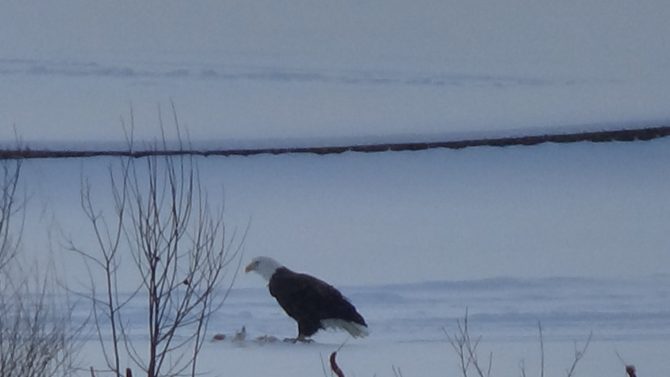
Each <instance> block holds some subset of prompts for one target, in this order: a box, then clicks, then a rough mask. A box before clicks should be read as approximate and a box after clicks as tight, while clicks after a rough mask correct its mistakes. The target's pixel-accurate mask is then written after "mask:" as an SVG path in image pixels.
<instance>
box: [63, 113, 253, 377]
mask: <svg viewBox="0 0 670 377" xmlns="http://www.w3.org/2000/svg"><path fill="white" fill-rule="evenodd" d="M172 115H173V122H174V129H175V131H176V136H177V141H178V143H179V147H180V150H183V149H184V145H183V143H184V141H183V140H184V137H183V135H182V133H181V131H180V125H179V121H178V119H177V117H176V111H175V110H174V106H173V108H172ZM159 122H160V129H161V132H162V138H161V139H160V140H159V141H158V142H156V143H154V144H153V145H151V146H150V148H152V149H153V150H155V151H158V152H160V151H161V150H167V149H168V148H167V147H168V146H167V137H166V135H165V130H164V127H163V121H162V118H161V117H160V114H159ZM133 126H134V121H133V117H132V114H131V120H130V129H129V132H128V149H129V150H131V151H132V150H133V147H134V146H133V141H132V129H133ZM199 174H200V173H199V169H198V165H197V161H196V157H194V156H192V155H188V154H182V153H177V154H167V153H166V154H160V153H152V154H150V155H149V156H147V157H143V158H138V159H135V158H129V157H123V158H120V159H119V161H118V164H117V165H114V166H112V167H110V170H109V183H110V188H111V196H112V198H111V199H112V201H113V204H114V209H113V213H112V214H107V215H106V214H104V212H103V211H101V210H99V209H98V207H99V206H98V205H96V204H97V203H96V201H97V200H98V199H99V198H93V196H92V192H93V190H92V189H91V187H90V185H89V184H88V183H87V182H83V183H82V191H81V199H82V200H81V202H82V208H83V210H84V213H85V214H86V216H87V217H88V220H89V222H90V224H91V229H92V233H93V235H94V236H95V239H96V240H97V250H96V251H95V252H91V251H88V250H82V249H80V248H78V247H76V246H75V245H74V243H73V242H72V243H71V246H70V248H71V249H72V250H73V251H75V252H77V253H79V254H80V255H82V256H83V258H84V260H85V261H86V262H87V265H88V267H89V273H90V282H91V285H90V287H89V288H90V292H89V297H90V298H91V300H92V303H93V311H94V321H95V323H96V329H97V333H98V337H99V339H100V346H101V348H102V351H103V354H104V357H105V360H106V364H107V367H108V369H109V370H110V371H111V372H113V373H114V374H115V375H117V376H120V375H122V374H121V372H122V367H121V362H122V361H121V359H122V358H123V359H129V360H131V361H132V362H133V364H134V365H135V366H136V367H138V368H139V369H141V370H142V371H143V372H145V373H146V374H147V376H149V377H154V376H158V375H161V376H182V375H190V376H195V375H196V374H197V359H198V355H199V353H200V350H201V347H202V345H203V342H204V334H205V331H206V329H207V324H208V321H209V318H210V316H211V314H212V313H213V312H214V311H216V310H217V309H218V308H220V306H221V305H222V304H223V301H224V300H225V298H226V296H227V293H228V291H229V288H230V285H227V286H224V287H223V288H224V292H223V293H221V292H219V290H218V289H219V288H220V287H222V284H224V276H226V274H229V275H228V278H229V279H227V282H228V283H229V284H232V281H233V280H234V278H235V276H236V274H237V272H238V271H239V263H240V261H241V258H240V257H241V255H240V254H241V244H242V242H241V241H240V242H238V241H237V240H236V239H235V236H234V235H233V236H232V237H226V231H225V226H224V222H223V209H222V207H221V208H219V209H217V210H214V209H212V204H211V202H210V200H209V197H208V195H207V193H206V191H205V189H204V188H203V186H202V185H201V178H200V175H199ZM243 237H244V236H242V240H243ZM229 238H230V239H229ZM122 257H126V259H125V261H130V263H131V264H133V265H134V271H135V272H134V273H133V275H134V277H135V278H137V280H138V281H139V285H138V286H137V288H136V289H135V290H134V292H133V293H132V294H131V295H130V296H129V297H126V298H121V296H120V292H119V288H118V282H119V269H120V268H122ZM98 277H102V280H100V279H98ZM99 285H102V286H103V288H102V291H103V292H102V293H99V292H98V288H99ZM140 297H141V298H146V302H145V304H146V308H147V316H146V318H145V319H146V326H147V328H148V333H149V347H148V350H147V352H146V353H143V352H141V351H140V350H138V349H137V347H136V346H135V345H134V344H133V342H132V340H131V339H130V338H129V336H128V329H127V323H128V318H127V317H126V316H125V311H124V309H125V307H126V306H127V305H128V303H129V302H130V301H131V300H135V299H138V298H140ZM103 320H105V321H108V323H109V325H108V328H103V326H102V323H103ZM105 333H107V334H110V335H111V342H105V341H103V338H104V334H105ZM122 356H123V357H122Z"/></svg>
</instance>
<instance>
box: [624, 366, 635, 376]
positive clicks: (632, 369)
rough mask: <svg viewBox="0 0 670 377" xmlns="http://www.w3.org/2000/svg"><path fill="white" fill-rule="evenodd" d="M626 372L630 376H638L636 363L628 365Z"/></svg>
mask: <svg viewBox="0 0 670 377" xmlns="http://www.w3.org/2000/svg"><path fill="white" fill-rule="evenodd" d="M626 373H627V374H628V377H637V375H636V374H635V365H626Z"/></svg>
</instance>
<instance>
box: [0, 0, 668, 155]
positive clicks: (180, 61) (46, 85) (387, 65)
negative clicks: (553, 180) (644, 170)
mask: <svg viewBox="0 0 670 377" xmlns="http://www.w3.org/2000/svg"><path fill="white" fill-rule="evenodd" d="M669 18H670V7H668V6H667V3H666V2H665V1H663V0H650V1H637V2H612V1H603V0H587V1H580V2H555V1H537V2H531V3H529V2H526V1H519V0H504V1H495V2H472V1H436V0H420V1H414V2H411V3H408V2H404V1H384V2H374V1H362V2H361V1H340V2H334V3H332V2H326V3H324V2H304V1H287V2H274V1H249V2H237V1H199V2H197V3H192V2H181V1H155V0H150V1H142V2H134V1H114V2H90V1H84V0H59V1H49V2H42V1H5V2H3V3H2V5H0V44H1V45H2V46H3V49H2V52H0V86H1V87H2V91H0V125H2V127H0V139H2V140H5V141H6V140H10V141H11V140H14V131H13V126H15V127H16V129H17V131H18V134H19V135H20V136H21V137H22V138H23V140H25V141H27V142H31V143H35V144H36V145H40V146H44V145H46V146H55V147H71V146H73V144H78V145H79V146H81V144H84V145H85V146H92V147H99V146H100V145H101V144H100V143H104V142H117V141H119V140H123V134H122V130H121V126H120V120H119V118H120V117H122V116H124V117H125V118H126V120H127V118H128V112H129V109H130V107H131V106H132V107H133V109H134V112H135V116H136V134H137V137H138V138H144V139H152V138H154V137H155V136H156V128H157V112H158V110H157V108H158V106H159V105H162V106H163V107H164V108H166V107H168V106H169V102H170V101H171V100H172V101H174V103H175V104H176V105H177V108H178V111H179V114H180V116H181V118H182V119H183V121H184V123H185V125H186V126H188V129H189V132H190V135H191V138H192V140H194V141H195V142H197V143H204V142H207V143H208V144H209V145H212V144H214V146H231V145H232V146H236V145H246V146H249V145H251V146H253V145H254V144H255V143H260V142H261V141H264V142H265V143H266V144H272V143H274V144H277V143H283V144H291V143H297V142H298V141H296V140H295V139H299V141H301V142H302V143H306V144H310V143H311V144H319V143H333V140H346V141H351V140H354V141H356V140H359V141H379V140H381V141H386V140H388V139H392V140H402V139H407V138H414V139H431V138H435V139H437V138H449V137H454V135H456V136H468V135H475V136H479V135H498V134H509V133H517V134H518V133H534V132H542V131H543V130H545V129H557V128H558V129H562V128H569V129H571V130H575V129H577V130H580V129H603V128H613V127H631V126H632V127H635V126H640V125H656V124H665V123H664V122H666V121H667V120H668V119H670V110H668V107H667V103H668V102H669V100H670V98H669V97H670V94H668V91H667V90H666V88H667V87H668V84H670V82H669V81H670V77H669V75H668V74H667V69H668V66H669V65H670V52H669V51H670V48H668V47H669V46H668V41H667V38H666V37H667V35H670V26H669V24H668V22H666V20H667V19H669ZM56 142H59V143H56ZM103 145H104V144H103Z"/></svg>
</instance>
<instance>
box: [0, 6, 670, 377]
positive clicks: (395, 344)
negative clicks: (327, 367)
mask: <svg viewBox="0 0 670 377" xmlns="http://www.w3.org/2000/svg"><path fill="white" fill-rule="evenodd" d="M668 19H670V6H669V5H668V2H667V1H666V0H640V1H635V2H630V1H610V0H585V1H578V2H567V1H550V0H540V1H534V2H528V1H523V0H501V1H455V0H454V1H452V0H446V1H442V0H418V1H412V2H406V1H400V0H389V1H384V2H376V1H354V0H345V1H339V2H328V3H325V2H307V1H298V0H289V1H282V2H277V1H273V0H264V1H220V0H204V1H199V2H183V1H176V0H174V1H173V0H168V1H165V0H162V1H159V0H146V1H141V2H136V1H129V0H128V1H126V0H120V1H113V2H112V1H96V2H91V1H87V0H55V1H48V2H44V1H33V0H29V1H19V0H16V1H15V0H10V1H3V2H2V4H0V46H2V49H0V143H2V144H3V145H13V144H15V141H16V138H17V137H18V138H19V139H20V140H22V141H23V142H24V143H26V144H27V145H28V146H29V147H46V148H53V149H58V148H86V149H90V148H103V147H109V146H119V145H123V144H120V141H123V132H122V130H121V121H120V118H123V119H124V121H125V122H128V119H129V115H128V114H129V112H130V109H131V108H132V109H133V113H134V116H135V134H136V137H137V139H138V140H141V141H145V140H153V139H155V138H156V136H157V129H158V120H157V119H158V112H159V110H158V108H159V107H161V108H162V109H163V116H164V118H165V119H166V124H167V126H168V128H169V127H170V125H171V122H170V121H169V120H167V119H170V117H169V115H168V114H169V110H166V109H168V108H169V107H170V103H171V102H173V103H174V104H175V106H176V108H177V112H178V115H179V117H180V119H181V122H182V123H181V124H182V126H183V128H182V129H183V130H187V132H188V134H189V137H190V140H191V141H193V143H194V144H195V145H196V147H203V148H204V147H207V148H225V147H283V146H313V145H335V144H343V143H368V142H389V141H390V142H411V141H431V140H444V139H457V138H475V137H495V136H507V135H528V134H542V133H545V132H561V131H569V132H574V131H580V130H601V129H618V128H622V127H638V126H654V125H668V121H670V108H669V107H668V103H670V91H668V90H667V88H668V87H670V75H669V74H668V67H670V46H668V43H669V41H670V39H668V35H670V22H668V21H667V20H668ZM197 161H198V163H199V166H200V171H201V176H202V179H203V184H204V185H205V187H206V188H207V190H208V192H209V194H210V200H212V202H213V203H214V204H225V220H226V224H227V227H228V230H229V232H230V234H232V233H233V232H235V231H236V232H237V234H238V235H239V234H240V233H243V232H244V230H245V229H246V228H247V227H248V234H247V236H246V239H245V241H244V244H243V245H244V253H245V254H244V258H245V261H247V260H249V259H251V258H252V257H254V256H257V255H269V256H273V257H275V258H276V259H278V260H279V261H281V262H283V263H285V264H286V265H287V266H288V267H291V268H293V269H294V270H296V271H305V272H309V273H312V274H314V275H316V276H319V277H321V278H323V279H324V280H326V281H328V282H331V283H332V284H334V285H335V286H337V287H340V288H341V289H342V290H343V291H344V292H345V293H346V294H347V295H348V296H349V297H350V298H351V299H352V301H353V302H354V303H355V304H356V305H357V306H358V307H359V308H360V310H361V312H362V314H363V315H364V316H365V318H366V319H367V320H368V322H369V324H370V326H371V330H372V334H371V335H370V337H368V338H366V339H362V340H347V339H346V337H345V336H344V335H343V334H340V333H324V334H318V335H317V336H316V338H315V339H316V343H314V344H309V345H289V344H284V343H274V344H264V345H259V344H256V343H254V342H253V341H252V340H250V341H247V342H243V343H232V342H229V341H224V342H213V343H210V342H208V343H206V346H205V349H204V351H203V355H202V356H203V358H202V363H201V367H202V370H203V372H207V373H208V375H212V376H289V375H290V376H296V377H303V376H304V377H307V376H312V377H313V376H319V375H323V373H322V370H321V357H323V358H325V357H327V356H328V354H329V353H330V352H332V351H334V350H335V349H337V348H338V347H339V346H340V345H341V344H342V343H343V342H345V341H346V344H345V346H344V347H343V348H342V350H341V351H340V354H339V355H340V356H339V360H340V363H341V366H342V367H343V369H344V371H345V373H346V374H347V376H349V377H351V376H358V377H361V376H392V375H393V370H392V367H397V368H399V369H400V370H401V371H402V373H403V375H404V376H405V377H411V376H454V375H459V370H458V366H457V363H456V357H455V355H454V353H453V352H452V351H451V349H450V346H449V343H448V340H447V337H446V335H445V333H444V331H443V330H444V329H446V331H447V332H449V333H453V331H454V330H455V322H456V320H457V319H459V318H462V316H463V315H464V314H465V311H466V309H467V310H468V312H469V316H470V321H471V326H472V327H471V330H472V331H473V333H474V334H473V335H482V336H483V341H482V344H481V346H480V348H481V350H482V352H483V353H484V355H487V354H488V352H493V354H494V361H493V375H494V376H519V375H520V370H519V365H520V363H521V361H522V360H523V362H524V363H525V365H526V366H527V372H528V375H529V376H530V375H535V376H537V375H539V367H538V365H539V361H538V360H539V344H538V336H537V323H538V321H539V322H541V323H542V326H543V328H544V340H545V351H546V358H547V362H546V372H547V373H546V375H547V376H560V375H564V373H565V369H566V368H568V367H569V365H570V363H571V362H572V359H573V354H574V342H575V341H577V342H579V344H582V342H583V341H584V340H585V339H586V338H587V337H588V335H589V334H590V333H592V334H593V340H592V343H591V346H590V348H589V350H588V352H587V354H586V356H585V358H584V359H583V360H582V362H581V364H580V366H579V368H578V370H577V373H578V375H584V376H616V375H624V373H623V365H622V364H621V362H620V360H619V359H618V358H617V356H616V353H617V352H618V353H619V354H621V356H623V357H624V359H625V360H626V361H627V362H629V363H634V364H636V365H637V367H638V371H639V375H640V376H641V377H644V376H667V375H670V363H669V362H668V356H667V350H668V349H670V304H669V302H670V301H669V300H668V298H669V295H670V277H669V275H668V274H669V272H670V271H669V270H668V266H670V238H669V237H668V232H669V231H670V196H669V195H668V193H670V140H668V139H661V140H654V141H651V142H636V143H608V144H591V143H578V144H571V145H553V144H545V145H540V146H535V147H511V148H504V149H498V148H472V149H466V150H459V151H453V150H430V151H422V152H396V153H379V154H356V153H345V154H341V155H329V156H316V155H284V156H270V155H266V156H254V157H235V158H220V157H217V158H197ZM116 162H118V161H117V160H114V159H113V158H92V159H67V160H30V161H26V162H25V163H24V165H23V171H22V177H21V178H22V180H21V188H20V190H21V191H20V192H25V193H26V194H27V195H28V202H27V206H26V218H25V234H24V238H23V248H22V250H21V251H22V257H21V258H24V259H27V260H33V259H36V260H38V261H39V262H40V263H42V264H46V263H48V262H49V261H51V262H53V263H54V264H55V265H57V268H58V269H59V271H60V273H61V276H62V279H63V281H64V282H65V283H67V285H68V286H69V287H70V288H71V289H74V290H76V289H78V288H81V285H82V281H86V280H87V276H86V272H85V270H84V268H83V265H82V260H81V259H80V258H79V257H77V256H76V255H74V254H73V253H71V252H67V251H66V250H65V246H66V244H67V243H66V242H65V241H66V239H72V240H75V241H76V242H77V244H78V245H79V246H80V247H82V248H91V247H92V245H93V238H92V234H91V233H90V232H89V231H88V229H89V228H88V227H89V225H90V224H88V223H87V221H86V219H85V217H84V215H83V213H82V210H81V208H80V196H79V195H80V188H81V185H80V183H81V182H82V179H85V180H86V181H87V182H90V184H91V187H92V188H93V190H94V191H93V193H94V194H95V195H96V198H98V199H97V200H98V201H97V202H96V203H97V204H99V205H100V206H101V207H102V208H104V209H110V207H111V201H110V196H109V192H108V190H109V182H108V180H107V168H108V167H109V166H112V165H113V164H114V163H116ZM227 279H230V275H228V276H227ZM228 281H229V280H228ZM263 285H264V283H263V281H262V280H261V279H260V278H258V276H248V275H240V276H238V278H237V280H236V281H235V284H234V290H233V291H232V294H231V296H230V297H229V299H228V301H227V303H226V304H225V305H224V307H223V309H222V310H221V311H220V312H219V313H217V314H216V316H215V317H214V318H213V320H212V323H211V324H210V334H209V335H210V336H211V335H213V334H214V333H218V332H220V333H225V334H228V335H230V334H232V333H234V332H235V331H237V330H239V329H240V328H241V327H242V326H246V329H247V330H248V337H249V338H254V337H256V336H260V335H265V334H270V335H274V336H277V337H289V336H295V329H294V325H293V323H292V322H291V321H290V320H289V319H287V317H286V316H285V315H284V314H283V313H282V312H281V310H280V309H279V307H278V306H277V305H276V304H275V303H274V302H273V301H272V299H271V297H269V294H268V293H267V291H266V289H265V288H264V287H263ZM132 286H133V282H132V281H127V280H124V281H123V285H122V286H121V287H120V288H121V289H122V290H128V289H130V287H132ZM131 309H132V310H133V312H134V313H135V314H133V315H134V317H133V318H134V319H135V318H136V319H137V323H136V325H137V332H135V333H134V336H135V337H136V338H135V339H136V340H137V341H138V342H141V341H142V340H143V339H144V338H146V333H145V332H144V330H143V327H142V322H141V318H142V313H143V312H144V308H143V306H141V305H140V304H137V303H136V304H134V305H133V306H132V307H131ZM88 340H90V341H87V342H86V343H85V344H84V347H83V349H82V352H81V355H80V359H81V361H82V366H83V367H84V368H87V367H88V366H89V365H91V364H96V366H99V365H100V364H101V363H100V357H101V356H100V352H99V350H98V348H97V343H96V342H95V341H94V340H93V339H92V338H89V339H88ZM82 375H88V371H87V369H85V370H84V371H83V372H82Z"/></svg>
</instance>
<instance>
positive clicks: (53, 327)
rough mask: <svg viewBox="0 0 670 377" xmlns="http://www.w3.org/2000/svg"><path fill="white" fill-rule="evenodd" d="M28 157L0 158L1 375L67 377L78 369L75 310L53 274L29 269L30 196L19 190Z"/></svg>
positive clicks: (8, 376) (6, 376) (4, 376)
mask: <svg viewBox="0 0 670 377" xmlns="http://www.w3.org/2000/svg"><path fill="white" fill-rule="evenodd" d="M21 167H22V160H20V159H14V160H2V161H0V174H1V176H0V376H3V377H10V376H21V377H50V376H67V375H70V374H71V373H72V372H73V371H74V364H73V355H74V353H75V352H74V351H75V350H76V346H77V345H76V341H75V340H76V339H75V338H76V336H77V334H78V331H77V329H73V328H72V327H71V323H72V321H71V319H72V318H71V317H72V313H73V308H72V307H71V306H69V305H68V304H67V300H65V301H64V302H63V301H59V297H58V293H59V292H58V288H57V284H54V282H55V278H54V276H53V274H51V273H49V272H47V273H41V272H40V271H38V270H36V269H35V270H33V271H25V270H23V268H22V266H21V264H20V263H19V262H18V261H17V260H16V255H17V253H18V251H19V249H20V247H21V236H22V234H23V224H24V219H25V217H24V213H25V211H24V204H25V200H24V199H20V198H19V196H18V194H17V188H18V183H19V178H20V175H21Z"/></svg>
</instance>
